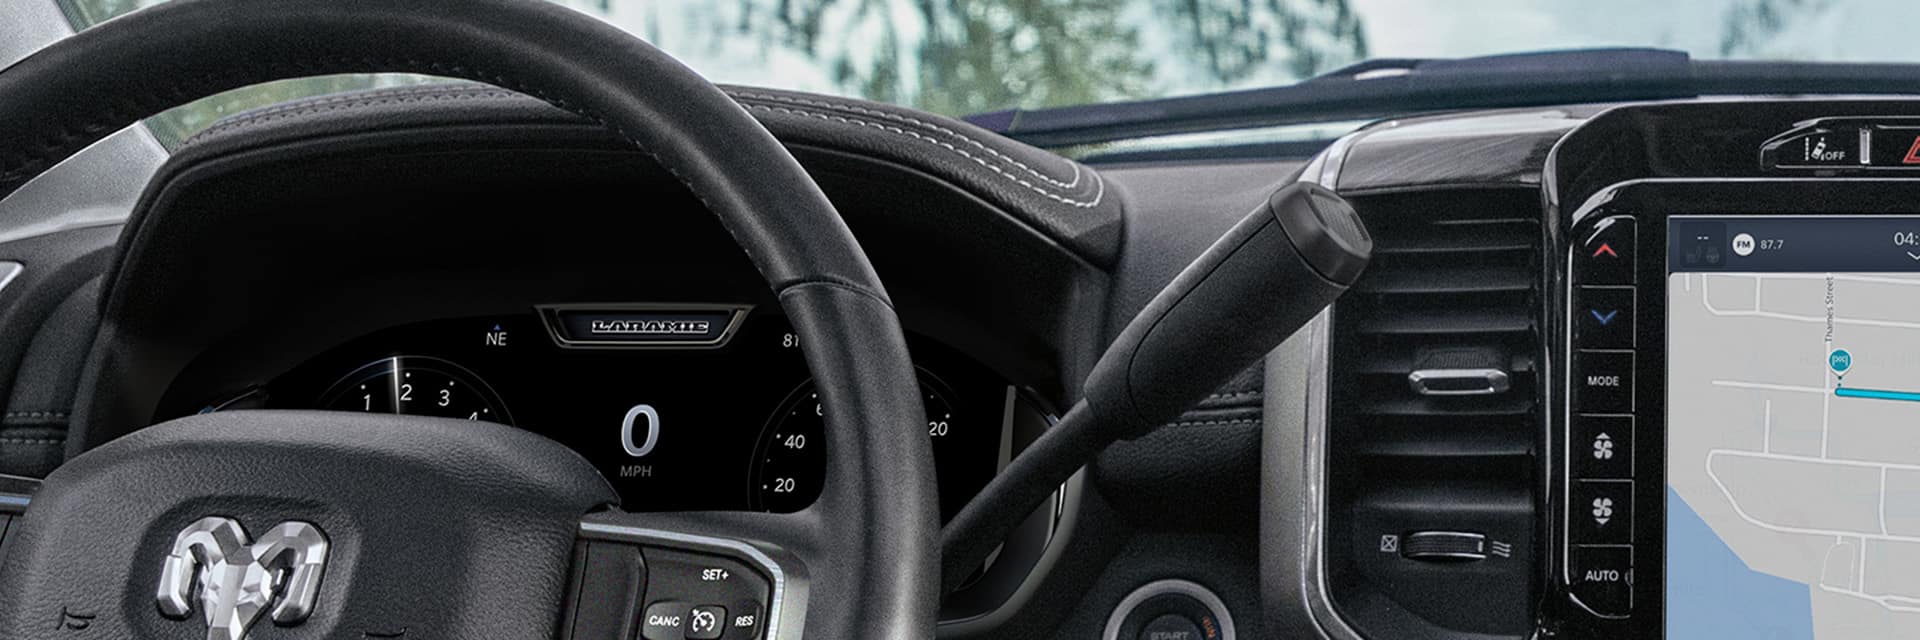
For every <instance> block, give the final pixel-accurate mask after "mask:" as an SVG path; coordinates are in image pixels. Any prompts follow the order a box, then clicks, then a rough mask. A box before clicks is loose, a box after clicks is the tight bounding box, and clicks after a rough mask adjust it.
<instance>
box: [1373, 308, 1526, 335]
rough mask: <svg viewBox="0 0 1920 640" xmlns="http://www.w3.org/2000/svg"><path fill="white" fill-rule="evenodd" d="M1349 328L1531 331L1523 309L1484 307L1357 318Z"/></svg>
mask: <svg viewBox="0 0 1920 640" xmlns="http://www.w3.org/2000/svg"><path fill="white" fill-rule="evenodd" d="M1353 331H1354V332H1355V333H1361V334H1376V335H1382V334H1383V335H1448V334H1453V335H1459V334H1475V333H1524V332H1531V331H1533V318H1531V317H1529V316H1528V315H1527V314H1525V313H1513V312H1511V311H1500V310H1487V309H1451V310H1444V311H1427V312H1423V313H1406V314H1395V315H1384V314H1383V315H1382V316H1375V317H1371V318H1360V319H1358V320H1355V321H1354V322H1353Z"/></svg>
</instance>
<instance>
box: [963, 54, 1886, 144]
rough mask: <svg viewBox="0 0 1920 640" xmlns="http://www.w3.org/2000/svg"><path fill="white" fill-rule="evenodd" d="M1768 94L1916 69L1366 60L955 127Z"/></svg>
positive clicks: (1315, 118) (1220, 122)
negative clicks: (1278, 79)
mask: <svg viewBox="0 0 1920 640" xmlns="http://www.w3.org/2000/svg"><path fill="white" fill-rule="evenodd" d="M1774 94H1920V65H1915V64H1867V63H1848V64H1836V63H1808V62H1762V61H1717V60H1716V61H1704V60H1693V59H1691V58H1690V57H1688V55H1687V54H1686V53H1685V52H1682V51H1672V50H1666V49H1587V50H1577V51H1552V52H1542V53H1522V54H1510V55H1498V56H1487V57H1480V58H1459V59H1396V60H1373V61H1369V62H1363V63H1360V64H1357V65H1353V66H1350V67H1347V68H1344V69H1340V70H1337V71H1334V72H1331V73H1328V74H1326V75H1322V76H1318V77H1314V78H1311V79H1308V80H1305V81H1302V82H1299V83H1297V84H1292V85H1287V86H1280V87H1270V88H1264V89H1251V90H1243V91H1230V92H1226V93H1216V94H1210V95H1199V96H1185V97H1178V98H1160V99H1154V100H1141V101H1134V102H1117V103H1108V104H1094V105H1085V106H1077V107H1061V108H1054V109H1036V110H1020V109H1015V110H1009V111H996V112H990V113H983V114H978V115H974V116H969V117H968V118H967V121H969V122H972V123H973V124H976V125H979V126H982V127H985V128H987V129H990V130H992V131H995V132H997V133H1000V134H1003V135H1006V136H1008V137H1011V138H1014V139H1017V140H1020V141H1023V142H1027V143H1029V144H1034V145H1038V146H1053V147H1057V146H1067V145H1075V144H1090V143H1098V142H1108V141H1113V140H1124V139H1131V138H1140V137H1146V136H1155V135H1167V134H1177V133H1192V132H1198V131H1218V130H1224V129H1236V128H1247V127H1269V126H1280V125H1289V124H1308V123H1318V122H1337V121H1343V120H1362V119H1370V118H1380V117H1386V116H1398V115H1407V114H1414V113H1423V112H1432V111H1443V110H1458V109H1492V108H1506V107H1529V106H1544V105H1562V104H1580V103H1600V102H1620V101H1628V100H1672V99H1683V98H1694V97H1699V96H1703V95H1774Z"/></svg>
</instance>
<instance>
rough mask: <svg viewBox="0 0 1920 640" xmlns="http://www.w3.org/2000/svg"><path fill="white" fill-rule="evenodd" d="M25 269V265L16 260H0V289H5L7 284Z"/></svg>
mask: <svg viewBox="0 0 1920 640" xmlns="http://www.w3.org/2000/svg"><path fill="white" fill-rule="evenodd" d="M26 270H27V268H26V266H25V265H22V264H20V263H18V262H0V291H6V290H7V285H8V284H10V283H12V282H13V279H14V278H17V277H19V276H20V274H21V273H23V272H25V271H26Z"/></svg>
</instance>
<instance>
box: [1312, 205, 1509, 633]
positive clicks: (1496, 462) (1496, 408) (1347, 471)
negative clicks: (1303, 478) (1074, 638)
mask: <svg viewBox="0 0 1920 640" xmlns="http://www.w3.org/2000/svg"><path fill="white" fill-rule="evenodd" d="M1352 200H1353V202H1354V204H1355V206H1356V207H1357V208H1358V209H1359V210H1360V212H1361V215H1362V216H1363V217H1364V218H1365V219H1366V222H1367V226H1368V229H1369V230H1371V231H1372V232H1373V235H1374V239H1375V243H1376V248H1375V250H1374V258H1373V263H1372V265H1371V266H1369V267H1368V271H1367V273H1366V275H1365V276H1363V277H1362V278H1361V280H1360V282H1358V283H1356V284H1355V285H1354V288H1353V290H1352V291H1351V292H1349V293H1348V294H1347V296H1346V297H1344V298H1342V299H1341V300H1340V302H1339V304H1338V305H1337V306H1336V307H1335V310H1334V315H1333V344H1332V350H1331V358H1332V359H1331V362H1329V367H1330V371H1329V383H1330V384H1329V388H1330V392H1329V393H1330V396H1331V397H1330V398H1329V400H1330V402H1331V404H1330V410H1329V425H1328V427H1329V429H1328V448H1329V456H1328V469H1329V478H1328V481H1329V486H1328V501H1329V503H1330V504H1329V509H1328V518H1329V522H1328V537H1327V540H1328V546H1329V549H1328V557H1329V560H1330V563H1329V565H1330V567H1329V568H1330V569H1331V571H1330V580H1331V581H1332V584H1331V585H1330V586H1332V587H1333V595H1334V600H1335V604H1336V606H1338V607H1340V608H1341V610H1342V611H1343V613H1344V614H1346V615H1347V617H1348V618H1349V619H1350V620H1349V621H1350V622H1352V623H1353V624H1354V625H1355V626H1356V627H1360V628H1361V630H1363V631H1368V632H1370V633H1368V634H1367V635H1368V636H1369V637H1396V638H1397V637H1431V638H1446V637H1468V636H1474V637H1484V636H1486V635H1497V636H1515V637H1518V636H1521V635H1523V634H1524V633H1526V632H1527V631H1528V630H1529V626H1528V625H1529V621H1530V616H1529V615H1528V612H1529V610H1530V609H1529V607H1530V604H1531V601H1530V597H1529V594H1530V592H1531V582H1532V576H1533V573H1534V572H1533V569H1532V566H1531V562H1532V557H1533V546H1534V545H1533V539H1534V534H1535V531H1534V527H1535V520H1536V519H1535V516H1534V486H1535V480H1536V478H1537V477H1538V476H1537V475H1536V474H1537V473H1538V472H1537V469H1536V461H1535V454H1536V452H1537V450H1538V446H1539V438H1540V435H1541V430H1540V428H1539V419H1540V411H1539V403H1540V399H1539V394H1538V390H1539V388H1540V375H1539V372H1538V368H1539V367H1538V364H1537V363H1538V362H1539V358H1540V354H1541V353H1542V351H1543V343H1542V341H1541V335H1540V330H1539V318H1540V309H1541V307H1540V299H1539V290H1538V289H1539V281H1540V274H1541V266H1540V265H1541V252H1540V243H1541V227H1540V204H1539V203H1540V194H1539V192H1538V191H1537V190H1533V189H1520V188H1515V189H1484V190H1445V191H1428V192H1412V193H1397V194H1386V195H1372V196H1365V195H1363V196H1356V197H1353V198H1352ZM1433 531H1446V532H1470V533H1474V534H1481V535H1485V536H1486V538H1487V540H1488V541H1489V548H1490V549H1498V550H1500V553H1490V554H1488V555H1487V557H1486V558H1485V559H1482V560H1475V561H1472V562H1450V563H1433V562H1422V561H1420V560H1418V559H1416V558H1413V557H1409V556H1408V555H1406V554H1401V553H1398V552H1397V548H1398V544H1399V542H1398V541H1400V540H1405V539H1408V537H1410V536H1415V535H1417V534H1421V533H1423V532H1433Z"/></svg>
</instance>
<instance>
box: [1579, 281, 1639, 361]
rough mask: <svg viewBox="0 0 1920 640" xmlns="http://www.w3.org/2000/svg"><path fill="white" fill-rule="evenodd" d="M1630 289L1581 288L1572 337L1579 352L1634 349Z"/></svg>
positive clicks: (1631, 295)
mask: <svg viewBox="0 0 1920 640" xmlns="http://www.w3.org/2000/svg"><path fill="white" fill-rule="evenodd" d="M1633 293H1634V289H1633V287H1580V290H1579V291H1578V292H1577V293H1576V294H1575V296H1574V303H1573V308H1574V318H1573V327H1574V330H1573V338H1574V345H1575V346H1576V347H1578V348H1581V349H1632V348H1633V340H1634V337H1633Z"/></svg>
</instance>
